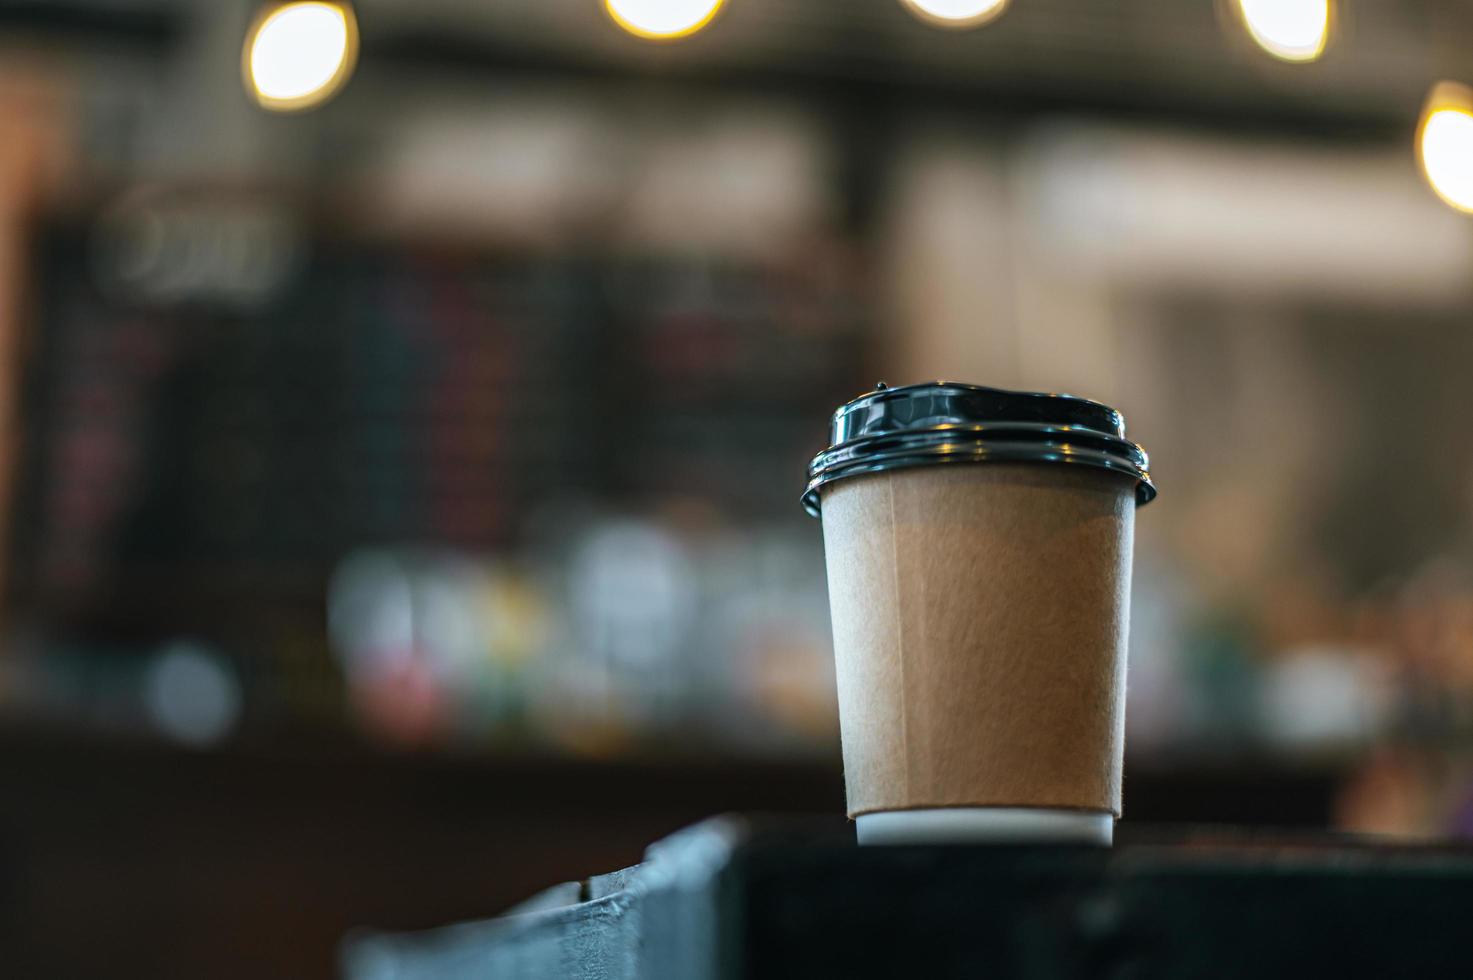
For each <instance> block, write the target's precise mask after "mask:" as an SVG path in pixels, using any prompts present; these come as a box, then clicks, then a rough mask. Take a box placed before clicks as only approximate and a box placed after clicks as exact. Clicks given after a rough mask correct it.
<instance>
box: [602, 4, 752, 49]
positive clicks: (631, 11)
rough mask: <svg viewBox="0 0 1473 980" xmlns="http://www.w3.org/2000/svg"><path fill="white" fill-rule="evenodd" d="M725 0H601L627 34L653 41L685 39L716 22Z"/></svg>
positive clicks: (615, 21)
mask: <svg viewBox="0 0 1473 980" xmlns="http://www.w3.org/2000/svg"><path fill="white" fill-rule="evenodd" d="M725 3H726V0H604V9H605V10H607V11H608V13H609V16H610V17H612V18H613V19H614V23H616V24H618V25H619V26H620V27H622V28H624V30H626V31H628V32H629V33H630V34H634V35H637V36H639V37H644V38H650V39H651V40H656V41H673V40H674V39H675V38H678V37H688V36H689V35H691V34H694V33H695V32H696V31H699V30H700V29H701V28H703V27H705V26H706V25H707V24H709V23H711V21H713V20H715V19H716V15H717V14H718V13H720V12H721V8H722V6H723V5H724V4H725Z"/></svg>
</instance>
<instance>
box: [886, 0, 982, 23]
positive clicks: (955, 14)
mask: <svg viewBox="0 0 1473 980" xmlns="http://www.w3.org/2000/svg"><path fill="white" fill-rule="evenodd" d="M901 3H903V4H904V5H905V8H906V9H907V10H909V11H910V12H911V13H913V14H915V15H916V16H917V17H919V18H921V19H922V20H924V21H926V22H927V23H931V24H936V25H938V26H940V27H977V26H980V25H982V24H985V23H987V22H988V21H989V20H992V19H993V18H994V17H996V16H997V15H998V14H1000V13H1002V12H1003V8H1004V7H1006V6H1007V5H1008V0H901Z"/></svg>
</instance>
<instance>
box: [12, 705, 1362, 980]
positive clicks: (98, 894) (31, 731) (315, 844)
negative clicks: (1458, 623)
mask: <svg viewBox="0 0 1473 980" xmlns="http://www.w3.org/2000/svg"><path fill="white" fill-rule="evenodd" d="M674 751H676V749H675V748H674V747H671V748H669V749H667V753H666V754H665V755H662V756H655V755H651V754H645V755H641V756H637V757H620V758H607V759H585V758H573V757H566V756H554V755H542V756H534V755H528V754H518V755H471V754H452V753H450V752H429V751H422V752H414V753H409V752H388V751H384V750H383V749H382V748H378V747H374V746H371V745H369V744H366V743H363V742H358V741H353V740H350V739H346V738H342V739H338V740H331V739H327V738H320V739H312V740H308V739H305V738H304V739H302V740H299V741H295V742H290V743H287V742H281V741H271V742H250V741H246V740H241V741H236V742H230V743H225V744H224V745H222V746H221V747H219V748H215V749H211V750H207V751H189V750H185V749H182V748H180V747H178V746H177V745H175V744H172V743H168V742H164V741H159V740H143V739H138V738H122V737H115V738H111V739H106V740H104V739H101V738H97V737H95V736H85V737H84V736H81V735H78V734H75V733H68V732H66V731H64V730H54V731H48V730H40V729H37V728H34V727H27V728H17V727H7V728H0V772H4V773H5V774H6V790H7V792H6V802H5V806H4V807H3V808H0V941H3V942H4V944H5V946H4V948H5V949H6V950H7V973H8V974H9V975H15V976H41V975H44V976H55V977H66V976H96V975H103V974H109V973H111V972H113V968H114V967H115V965H116V964H117V963H120V962H121V963H126V964H128V967H129V971H128V972H129V973H130V975H131V974H136V975H140V976H145V975H146V976H156V977H174V976H210V977H213V978H217V980H229V978H232V977H261V976H296V977H307V976H324V977H325V976H331V975H333V974H334V972H335V970H336V957H337V947H338V944H339V943H340V941H341V940H342V937H343V936H344V935H345V934H347V933H348V932H349V931H350V930H352V929H355V928H371V929H375V930H390V931H402V930H414V929H426V928H431V927H434V926H439V925H442V924H444V923H447V922H455V921H464V920H470V919H476V918H484V917H485V916H488V915H494V914H496V913H497V912H498V911H500V910H502V909H505V908H507V907H509V906H511V905H512V904H513V903H514V902H517V901H519V900H521V899H522V898H524V897H525V896H527V895H530V894H533V893H534V892H536V891H538V890H540V889H542V888H544V887H545V886H546V885H547V884H548V883H550V882H554V881H562V880H572V879H576V878H580V877H582V876H584V875H586V874H588V873H589V872H590V871H593V870H597V869H610V868H621V867H627V866H630V865H633V864H635V863H636V862H638V861H639V860H640V857H641V855H642V854H643V853H644V850H645V848H646V847H647V846H648V845H649V843H650V842H651V841H655V840H658V839H660V838H662V837H664V836H666V835H669V834H671V833H673V832H675V831H676V830H678V829H679V828H681V827H684V826H688V825H691V824H693V823H695V822H697V821H699V820H702V819H704V818H706V817H708V816H710V815H712V814H716V813H722V812H730V811H745V812H758V813H764V812H765V813H773V814H781V815H787V816H788V817H795V816H800V815H802V816H806V817H807V818H809V819H811V820H812V821H814V822H815V823H816V824H818V825H821V826H823V827H824V828H825V829H826V831H827V832H828V833H831V834H832V835H834V836H835V837H836V838H845V836H846V835H847V834H848V833H849V830H848V828H847V826H846V825H845V822H844V820H843V818H842V814H843V808H844V792H843V782H842V774H841V769H840V765H839V759H838V753H837V747H835V749H834V751H833V753H832V755H831V756H824V757H817V758H815V757H809V758H807V759H805V760H794V761H782V760H780V759H773V758H766V759H761V758H734V757H720V756H713V755H698V754H688V755H683V756H682V755H674V754H670V753H671V752H674ZM1340 781H1341V773H1340V772H1339V771H1338V770H1337V769H1335V768H1333V767H1327V768H1320V769H1302V770H1285V769H1282V768H1277V769H1275V768H1271V767H1266V766H1251V765H1248V766H1238V765H1235V766H1234V767H1232V768H1222V767H1215V768H1204V769H1195V770H1180V769H1153V768H1142V767H1132V766H1127V785H1128V790H1127V800H1128V804H1127V805H1128V820H1127V821H1126V823H1125V824H1124V825H1123V826H1122V830H1123V831H1124V830H1126V829H1128V828H1130V827H1132V826H1139V825H1143V824H1150V823H1157V822H1184V821H1190V822H1222V823H1236V824H1257V825H1259V826H1262V825H1266V824H1269V825H1275V826H1290V827H1301V828H1309V827H1323V826H1326V825H1327V824H1328V823H1329V822H1330V819H1331V813H1332V808H1333V800H1334V796H1335V793H1336V791H1337V788H1338V786H1339V784H1340ZM80 923H85V930H84V931H85V942H82V941H78V940H79V935H80V934H79V930H80V929H81V928H82V927H81V926H79V924H80ZM11 968H13V972H11Z"/></svg>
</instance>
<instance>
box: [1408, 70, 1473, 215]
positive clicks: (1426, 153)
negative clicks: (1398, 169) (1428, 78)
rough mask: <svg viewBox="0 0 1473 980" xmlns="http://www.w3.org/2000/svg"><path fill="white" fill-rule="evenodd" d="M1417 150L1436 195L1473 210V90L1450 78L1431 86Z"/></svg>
mask: <svg viewBox="0 0 1473 980" xmlns="http://www.w3.org/2000/svg"><path fill="white" fill-rule="evenodd" d="M1417 151H1418V156H1419V157H1420V158H1421V161H1422V173H1423V174H1425V175H1426V177H1427V183H1429V184H1431V185H1432V189H1433V190H1434V191H1436V192H1437V196H1438V197H1440V198H1442V199H1443V200H1444V201H1446V202H1447V203H1448V204H1450V205H1452V206H1453V207H1455V208H1457V209H1458V210H1459V211H1467V212H1470V213H1473V90H1469V89H1468V88H1466V87H1465V86H1462V85H1456V84H1453V83H1450V82H1444V83H1442V84H1441V85H1438V86H1437V87H1436V88H1434V89H1433V90H1432V97H1431V98H1429V99H1428V100H1427V107H1426V109H1425V110H1424V111H1423V113H1422V123H1421V125H1420V126H1419V127H1418V131H1417Z"/></svg>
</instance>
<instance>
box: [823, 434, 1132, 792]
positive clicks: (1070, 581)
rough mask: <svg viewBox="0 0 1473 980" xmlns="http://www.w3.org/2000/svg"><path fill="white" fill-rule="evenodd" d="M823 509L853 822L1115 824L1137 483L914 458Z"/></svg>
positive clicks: (841, 492) (1074, 471)
mask: <svg viewBox="0 0 1473 980" xmlns="http://www.w3.org/2000/svg"><path fill="white" fill-rule="evenodd" d="M821 501H822V503H821V507H822V519H823V537H824V549H825V555H826V563H827V568H828V585H829V598H830V607H831V612H832V620H833V634H834V648H835V658H836V668H837V680H838V693H839V706H840V726H841V737H842V742H843V754H844V772H845V782H846V788H847V792H848V801H849V805H848V810H849V814H850V816H857V815H859V814H863V813H869V812H873V811H879V810H898V809H913V808H920V807H979V806H1009V807H1013V806H1023V807H1064V808H1077V809H1085V810H1093V811H1109V812H1111V813H1114V814H1115V815H1117V816H1118V815H1119V813H1120V807H1121V760H1122V753H1123V750H1124V721H1125V712H1124V707H1125V641H1126V630H1127V621H1128V617H1129V596H1130V566H1131V543H1132V540H1133V532H1134V520H1135V509H1136V501H1137V490H1136V484H1135V482H1134V481H1132V480H1130V479H1128V478H1126V477H1124V476H1122V475H1120V474H1118V473H1112V472H1109V471H1106V470H1099V469H1092V468H1088V467H1081V466H1058V465H1046V464H1040V463H1027V462H1021V463H1011V462H1002V463H992V464H988V465H933V466H912V467H908V468H899V469H892V470H887V471H883V472H874V473H869V474H864V475H858V476H854V477H851V478H846V479H842V480H836V481H834V482H832V483H829V484H827V485H825V486H823V487H822V490H821Z"/></svg>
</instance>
